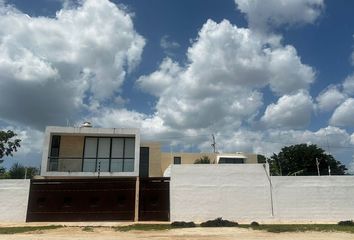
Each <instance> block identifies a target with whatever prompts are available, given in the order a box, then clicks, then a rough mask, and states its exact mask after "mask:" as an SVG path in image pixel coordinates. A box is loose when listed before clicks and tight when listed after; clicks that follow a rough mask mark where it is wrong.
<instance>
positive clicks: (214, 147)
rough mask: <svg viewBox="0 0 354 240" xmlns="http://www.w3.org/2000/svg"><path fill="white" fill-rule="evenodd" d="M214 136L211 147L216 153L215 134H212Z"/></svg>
mask: <svg viewBox="0 0 354 240" xmlns="http://www.w3.org/2000/svg"><path fill="white" fill-rule="evenodd" d="M211 136H212V138H213V143H212V144H211V147H212V148H213V152H214V153H216V142H215V136H214V134H212V135H211Z"/></svg>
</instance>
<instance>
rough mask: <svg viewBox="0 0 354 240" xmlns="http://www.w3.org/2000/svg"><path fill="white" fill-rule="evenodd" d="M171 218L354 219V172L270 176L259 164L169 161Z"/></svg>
mask: <svg viewBox="0 0 354 240" xmlns="http://www.w3.org/2000/svg"><path fill="white" fill-rule="evenodd" d="M170 199H171V200H170V201H171V208H170V209H171V213H170V214H171V221H195V222H201V221H207V220H211V219H215V218H217V217H223V218H224V219H228V220H234V221H239V222H250V221H259V222H274V223H279V222H284V223H289V222H301V223H304V222H317V223H319V222H331V223H336V222H338V221H342V220H350V219H354V176H321V177H318V176H311V177H302V176H296V177H295V176H293V177H285V176H284V177H282V176H280V177H270V178H268V176H267V172H266V171H265V169H264V168H263V165H262V164H234V165H178V166H176V165H174V166H172V169H171V190H170Z"/></svg>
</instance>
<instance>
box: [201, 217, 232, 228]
mask: <svg viewBox="0 0 354 240" xmlns="http://www.w3.org/2000/svg"><path fill="white" fill-rule="evenodd" d="M200 226H201V227H236V226H238V223H237V222H232V221H228V220H224V219H222V218H216V219H214V220H209V221H206V222H202V223H201V224H200Z"/></svg>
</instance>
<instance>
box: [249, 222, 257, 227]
mask: <svg viewBox="0 0 354 240" xmlns="http://www.w3.org/2000/svg"><path fill="white" fill-rule="evenodd" d="M258 226H259V223H258V222H251V227H258Z"/></svg>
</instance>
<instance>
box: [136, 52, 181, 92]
mask: <svg viewBox="0 0 354 240" xmlns="http://www.w3.org/2000/svg"><path fill="white" fill-rule="evenodd" d="M181 72H182V68H181V67H180V66H179V64H178V63H176V62H174V61H173V60H172V59H170V58H165V59H164V60H163V61H162V63H161V64H160V66H159V69H158V70H157V71H156V72H153V73H152V74H150V75H149V76H141V77H140V78H139V79H138V80H137V84H138V86H139V87H140V88H141V89H143V90H144V91H146V92H148V93H150V94H152V95H154V96H160V94H161V93H162V92H163V91H164V90H165V89H166V88H168V87H169V86H170V85H171V84H175V81H177V78H178V76H179V74H181Z"/></svg>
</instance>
